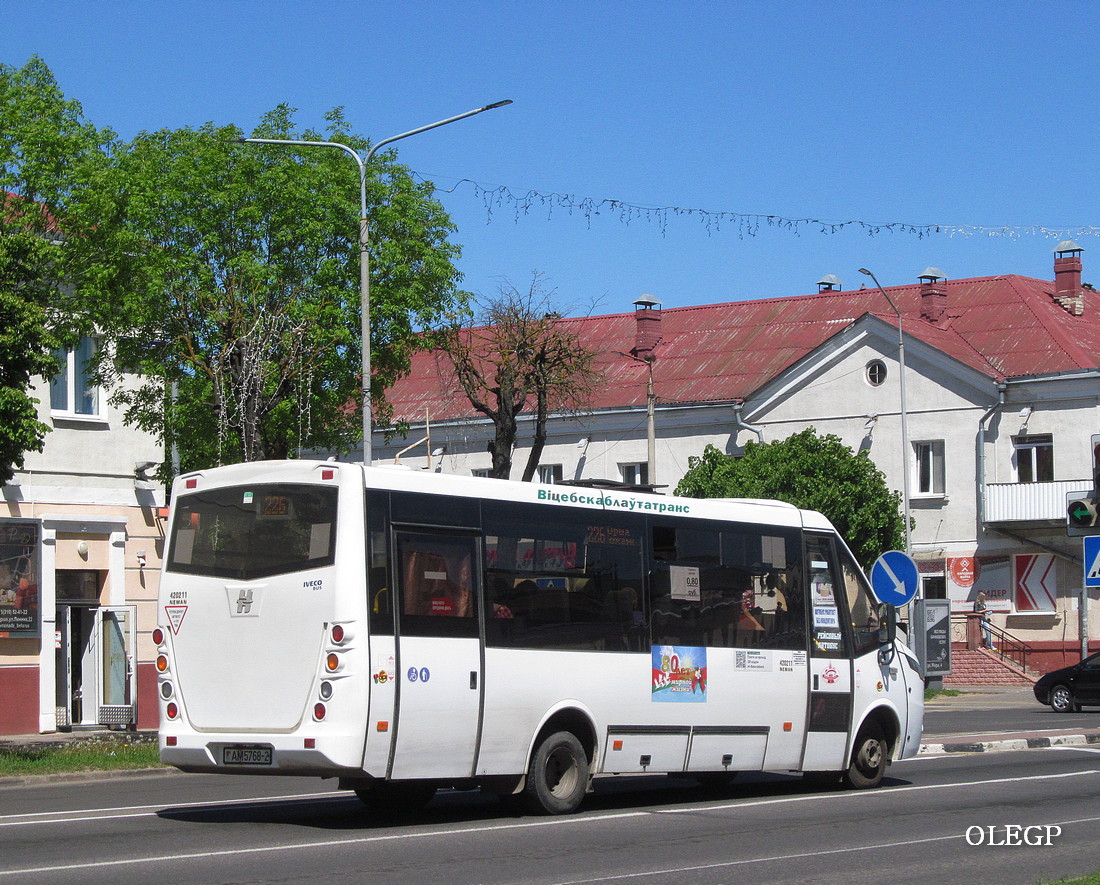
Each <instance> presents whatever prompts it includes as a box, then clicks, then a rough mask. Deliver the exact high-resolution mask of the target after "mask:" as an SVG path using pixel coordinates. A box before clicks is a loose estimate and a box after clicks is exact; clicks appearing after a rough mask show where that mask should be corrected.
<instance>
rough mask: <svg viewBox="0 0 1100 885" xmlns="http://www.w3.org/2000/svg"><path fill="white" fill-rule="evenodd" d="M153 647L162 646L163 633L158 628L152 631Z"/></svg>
mask: <svg viewBox="0 0 1100 885" xmlns="http://www.w3.org/2000/svg"><path fill="white" fill-rule="evenodd" d="M153 645H164V631H163V630H161V629H160V627H155V628H154V629H153Z"/></svg>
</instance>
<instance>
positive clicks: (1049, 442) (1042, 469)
mask: <svg viewBox="0 0 1100 885" xmlns="http://www.w3.org/2000/svg"><path fill="white" fill-rule="evenodd" d="M1012 446H1013V452H1012V460H1013V461H1014V462H1015V464H1016V482H1054V437H1053V436H1051V435H1050V434H1049V433H1042V434H1038V435H1034V436H1017V437H1015V438H1014V439H1013V440H1012Z"/></svg>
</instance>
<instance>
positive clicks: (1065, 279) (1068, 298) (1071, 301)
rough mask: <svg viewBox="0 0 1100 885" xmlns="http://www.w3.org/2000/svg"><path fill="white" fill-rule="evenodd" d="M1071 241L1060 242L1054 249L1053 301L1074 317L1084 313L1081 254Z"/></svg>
mask: <svg viewBox="0 0 1100 885" xmlns="http://www.w3.org/2000/svg"><path fill="white" fill-rule="evenodd" d="M1083 251H1084V250H1083V249H1082V248H1081V247H1080V246H1078V245H1077V244H1076V243H1075V242H1073V240H1062V242H1060V243H1059V244H1058V245H1057V246H1055V247H1054V300H1055V301H1057V302H1058V303H1059V304H1060V305H1062V307H1063V309H1065V310H1066V311H1067V312H1068V313H1071V314H1073V315H1074V316H1075V317H1079V316H1081V314H1083V313H1084V312H1085V298H1084V295H1083V294H1082V293H1081V253H1082V252H1083Z"/></svg>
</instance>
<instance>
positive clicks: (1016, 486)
mask: <svg viewBox="0 0 1100 885" xmlns="http://www.w3.org/2000/svg"><path fill="white" fill-rule="evenodd" d="M1080 254H1081V250H1080V249H1079V248H1078V247H1077V246H1076V245H1075V244H1073V243H1063V244H1060V246H1059V249H1058V251H1057V253H1056V260H1055V281H1054V282H1049V281H1042V280H1035V279H1031V278H1022V277H1015V276H1004V277H987V278H978V279H971V280H954V281H947V280H944V279H943V278H942V275H940V274H939V273H938V272H935V273H927V272H926V274H927V275H922V276H921V278H920V282H919V283H918V284H917V285H909V286H901V287H890V288H889V289H888V292H889V293H890V297H889V299H888V298H886V297H884V295H883V293H882V292H880V291H878V290H877V289H866V288H864V289H860V290H856V291H851V292H843V291H837V290H835V289H833V288H831V287H825V288H822V289H821V291H819V292H818V293H817V294H815V295H808V296H799V297H795V298H789V299H768V300H761V301H755V302H735V303H731V304H727V305H708V306H704V307H700V308H677V309H673V310H667V311H664V312H663V313H662V314H661V315H660V316H659V326H658V328H659V335H658V336H657V338H658V339H659V340H658V343H657V344H656V345H655V346H653V347H652V351H651V352H652V354H653V356H654V357H655V359H654V361H653V363H652V366H653V372H654V390H655V393H656V396H657V403H656V407H655V410H654V439H655V460H654V463H653V464H652V465H650V464H649V463H648V460H649V459H648V456H647V450H648V444H647V407H646V398H645V393H646V381H647V378H646V372H647V366H646V365H645V364H644V363H641V362H639V361H638V360H631V359H630V358H629V357H627V356H624V355H623V354H626V353H631V352H632V353H634V354H637V353H638V351H637V347H638V345H639V343H642V344H644V343H645V342H644V341H643V339H645V338H646V337H647V336H648V337H652V330H653V320H654V314H653V305H652V302H650V301H639V303H638V311H637V312H636V313H635V314H634V315H630V314H620V315H614V316H606V317H590V318H587V319H584V320H570V321H567V322H570V323H572V324H574V325H573V328H574V329H575V330H577V331H578V333H579V334H580V335H581V337H582V339H584V340H587V341H589V342H591V344H592V346H593V347H594V348H599V350H600V352H601V353H605V354H606V356H605V358H604V365H605V368H606V369H607V385H606V388H605V389H604V390H603V391H602V392H601V394H600V395H599V397H598V398H597V401H596V402H594V407H593V409H592V411H591V412H589V413H587V414H585V415H583V416H558V417H556V418H554V419H552V421H551V426H550V434H549V439H548V442H547V445H546V447H545V449H544V451H543V453H542V457H541V461H540V463H541V467H540V476H541V479H542V481H550V482H560V481H562V480H565V481H570V480H593V479H607V480H614V481H625V482H628V483H637V482H642V483H646V482H649V483H655V484H656V485H658V486H660V487H661V488H660V489H659V490H660V491H663V492H666V493H669V492H671V491H672V490H673V489H674V488H675V486H676V483H677V482H678V481H679V479H680V478H681V477H682V476H683V475H684V473H685V472H686V471H687V469H688V467H689V463H690V459H691V457H693V456H698V455H701V454H702V452H703V450H704V448H705V447H706V446H707V445H713V446H715V447H717V448H718V449H719V450H721V451H724V452H727V453H730V454H736V453H738V452H739V451H740V450H741V448H742V447H743V445H744V443H745V442H746V441H747V440H759V441H763V442H769V441H774V440H781V439H785V438H786V437H788V436H790V435H791V434H793V433H797V432H799V431H801V430H803V429H805V428H807V427H814V428H815V429H816V430H817V432H819V433H821V434H827V433H828V434H834V435H836V436H838V437H839V438H840V439H841V440H843V441H844V442H845V443H846V444H847V445H849V446H851V447H852V448H853V449H854V450H857V451H867V452H868V453H869V455H870V457H871V458H872V459H873V460H874V461H875V463H876V465H877V466H878V467H879V469H880V470H882V471H883V473H884V474H885V475H886V478H887V482H888V484H889V486H890V487H891V488H893V489H897V490H898V491H899V492H902V491H904V490H905V487H906V482H905V479H907V480H908V505H909V512H910V516H911V518H912V522H913V529H912V532H911V537H910V545H911V552H912V555H913V557H914V558H915V559H916V560H917V561H918V565H919V567H920V571H921V576H922V584H923V592H924V594H925V595H926V596H928V597H929V598H949V599H951V600H953V604H952V607H953V610H954V611H956V612H960V613H961V612H964V611H970V610H971V609H972V606H973V599H974V597H975V596H976V594H977V593H978V592H979V591H984V592H985V594H986V596H987V598H988V600H989V602H990V605H991V607H992V609H993V610H994V623H995V624H996V625H997V626H999V627H1001V628H1003V629H1005V630H1007V631H1008V632H1009V633H1010V634H1011V635H1012V636H1014V637H1018V638H1019V639H1020V640H1022V641H1024V642H1026V643H1028V645H1029V646H1030V647H1031V656H1030V659H1029V665H1030V666H1033V667H1036V668H1037V669H1042V670H1046V669H1052V668H1054V667H1057V666H1063V665H1064V663H1071V662H1073V661H1075V660H1077V659H1078V655H1079V653H1080V650H1081V648H1082V647H1083V645H1084V643H1087V641H1088V639H1090V638H1094V639H1096V640H1100V599H1098V595H1097V591H1096V590H1093V591H1092V594H1091V596H1090V595H1088V594H1086V593H1084V592H1083V589H1082V584H1083V567H1084V563H1083V559H1082V541H1081V539H1080V538H1079V537H1070V536H1069V535H1068V534H1067V527H1066V500H1067V494H1069V493H1075V492H1080V491H1083V490H1091V488H1092V475H1093V468H1094V464H1093V451H1092V446H1091V442H1090V436H1091V434H1093V433H1097V432H1100V368H1098V367H1100V295H1097V293H1094V292H1093V291H1092V289H1091V287H1088V286H1084V285H1083V284H1082V283H1081V280H1080V274H1081V258H1080ZM929 270H930V271H934V269H929ZM892 304H897V305H898V308H899V310H898V312H897V313H895V312H893V311H891V310H890V307H891V305H892ZM898 314H900V316H899V315H898ZM899 320H901V321H902V322H901V329H902V331H901V334H900V335H899ZM899 339H900V342H901V343H902V344H903V345H904V346H903V348H899ZM632 345H633V346H632ZM648 353H649V351H647V355H648ZM902 356H904V366H905V372H904V401H905V410H904V415H905V421H904V422H903V421H902V400H903V389H902V384H901V379H902V371H901V369H902V363H901V357H902ZM447 379H448V375H447V371H446V365H445V357H442V356H440V355H425V356H423V357H421V358H420V361H419V363H414V367H413V373H412V375H410V377H409V378H408V379H406V380H405V381H403V382H400V383H399V384H398V385H396V386H395V387H394V388H393V389H392V390H391V392H390V394H391V402H392V403H393V404H394V407H395V413H396V414H397V415H398V417H402V418H405V419H406V420H408V421H409V422H410V425H411V429H410V431H409V433H408V434H406V435H405V436H404V437H398V438H393V439H389V440H387V439H386V438H385V436H384V435H383V434H381V433H379V434H378V435H377V436H376V438H375V441H374V457H375V462H376V463H379V462H384V461H386V460H392V458H393V457H394V456H395V455H396V454H397V452H398V451H400V450H401V449H403V448H405V447H406V446H408V445H409V444H410V443H411V442H413V441H415V440H416V439H419V438H420V437H421V436H424V435H425V426H424V417H423V416H424V414H425V411H427V413H428V414H429V415H430V416H431V421H430V427H429V432H430V437H431V438H430V449H429V448H427V446H426V445H425V446H422V447H420V448H418V449H414V450H413V451H411V452H409V453H408V454H406V455H404V456H402V458H401V461H402V463H405V464H409V465H412V466H419V467H420V468H422V469H427V470H433V471H441V472H448V473H460V474H467V475H469V474H471V473H473V474H479V473H484V472H485V471H487V469H488V468H489V466H490V464H491V458H490V456H489V454H488V452H487V450H486V444H487V442H488V441H489V440H490V439H491V438H492V427H491V425H490V424H489V422H488V421H487V420H486V419H484V418H482V417H479V416H476V415H473V414H471V410H470V409H469V406H468V404H467V403H465V402H464V401H463V400H462V399H461V394H460V393H458V392H457V385H449V383H448V380H447ZM413 404H415V406H413ZM418 416H419V419H418ZM903 424H904V425H905V426H904V428H903ZM529 426H530V417H529V416H527V417H526V432H525V421H524V420H523V419H522V418H521V432H520V438H519V440H518V445H517V449H516V451H515V453H514V456H513V476H514V477H518V475H519V472H520V471H521V470H522V467H523V464H524V463H525V461H526V457H527V450H526V448H525V440H528V439H530V431H529ZM903 430H904V431H905V435H906V437H907V438H903ZM1082 600H1087V602H1086V604H1085V605H1084V606H1083V607H1082V604H1081V602H1082ZM1082 638H1084V643H1083V642H1082ZM1096 645H1097V647H1100V642H1098V643H1096Z"/></svg>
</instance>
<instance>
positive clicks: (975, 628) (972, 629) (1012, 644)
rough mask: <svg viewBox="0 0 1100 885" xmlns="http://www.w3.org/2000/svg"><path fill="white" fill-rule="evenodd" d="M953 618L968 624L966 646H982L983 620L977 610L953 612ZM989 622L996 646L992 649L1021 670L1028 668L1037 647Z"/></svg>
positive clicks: (954, 620)
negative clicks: (1030, 657)
mask: <svg viewBox="0 0 1100 885" xmlns="http://www.w3.org/2000/svg"><path fill="white" fill-rule="evenodd" d="M951 620H952V622H953V623H962V624H965V625H966V647H967V648H968V649H972V650H973V649H977V648H980V647H981V641H982V625H981V624H980V623H979V622H980V620H981V616H980V615H978V614H977V613H976V612H952V613H951ZM987 623H988V624H989V632H990V633H991V634H992V636H993V646H994V647H993V648H992V649H990V651H992V652H993V654H995V655H997V656H998V657H999V658H1000V659H1001V660H1002V661H1009V662H1011V663H1012V664H1014V665H1015V666H1017V667H1019V668H1020V669H1021V670H1026V669H1027V661H1028V656H1029V655H1031V654H1032V653H1033V652H1034V651H1035V649H1033V648H1032V647H1031V646H1030V645H1029V644H1028V643H1026V642H1024V640H1022V639H1020V638H1019V637H1017V636H1013V635H1012V634H1011V633H1009V632H1008V631H1007V630H1005V629H1004V628H1003V627H998V626H997V625H996V624H994V623H992V622H987Z"/></svg>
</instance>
